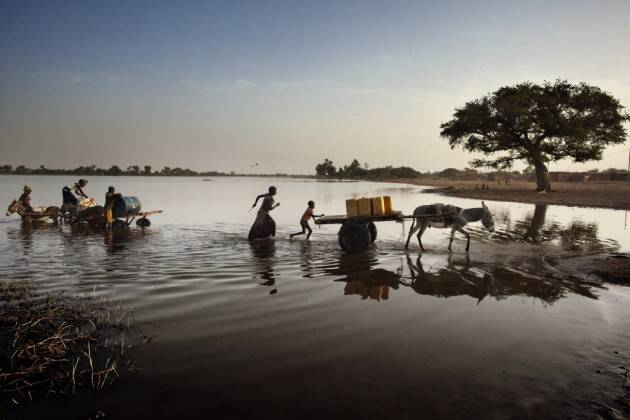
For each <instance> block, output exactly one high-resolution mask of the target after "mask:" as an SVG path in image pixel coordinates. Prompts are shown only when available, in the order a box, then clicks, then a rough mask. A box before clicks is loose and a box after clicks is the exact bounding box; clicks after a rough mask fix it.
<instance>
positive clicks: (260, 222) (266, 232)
mask: <svg viewBox="0 0 630 420" xmlns="http://www.w3.org/2000/svg"><path fill="white" fill-rule="evenodd" d="M276 192H277V190H276V187H273V186H271V187H269V192H268V193H266V194H260V195H259V196H258V197H256V201H254V205H253V206H252V208H254V207H256V204H258V200H259V199H261V198H262V199H263V201H262V204H261V205H260V208H259V209H258V214H257V215H256V220H254V224H253V225H252V228H251V229H250V230H249V235H247V239H248V240H250V241H253V240H254V239H261V238H268V237H269V236H276V222H275V221H274V220H273V219H272V217H271V216H270V215H269V212H270V211H271V210H273V209H275V208H276V207H278V206H279V205H280V203H275V200H274V199H273V197H274V196H275V195H276ZM274 203H275V204H274Z"/></svg>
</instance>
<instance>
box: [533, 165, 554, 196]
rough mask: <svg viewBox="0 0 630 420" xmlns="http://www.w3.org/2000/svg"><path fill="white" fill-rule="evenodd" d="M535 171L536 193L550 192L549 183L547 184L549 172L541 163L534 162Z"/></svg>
mask: <svg viewBox="0 0 630 420" xmlns="http://www.w3.org/2000/svg"><path fill="white" fill-rule="evenodd" d="M534 168H535V169H536V191H538V192H541V191H545V192H551V182H549V170H548V169H547V166H545V164H544V163H543V162H535V163H534Z"/></svg>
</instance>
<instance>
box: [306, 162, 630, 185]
mask: <svg viewBox="0 0 630 420" xmlns="http://www.w3.org/2000/svg"><path fill="white" fill-rule="evenodd" d="M315 173H316V177H317V178H336V179H341V178H346V179H372V180H385V179H419V178H420V179H421V178H425V179H427V178H438V179H448V180H453V181H474V180H480V181H494V180H497V179H500V180H505V179H511V180H522V181H530V180H531V179H532V177H533V176H534V175H535V168H534V167H532V166H528V167H527V168H525V169H523V170H522V171H517V170H513V171H506V170H498V171H491V172H479V171H477V170H476V169H473V168H464V169H456V168H446V169H443V170H441V171H434V172H429V171H427V172H419V171H416V170H415V169H413V168H409V167H407V166H400V167H396V168H395V167H393V166H385V167H382V168H372V169H369V166H368V164H367V163H366V164H363V166H361V164H360V163H359V161H358V160H357V159H353V160H352V162H351V163H350V165H344V166H343V167H340V168H336V167H335V165H334V164H333V162H332V161H331V160H329V159H324V161H323V162H322V163H320V164H318V165H317V166H316V167H315ZM567 173H568V172H567ZM597 173H600V174H611V177H608V178H606V179H611V180H612V179H625V178H624V177H626V175H627V173H628V172H627V171H626V170H623V169H615V168H609V169H606V170H605V171H601V172H600V171H599V170H598V169H591V170H589V171H587V172H584V173H581V172H575V173H574V175H576V176H577V175H580V174H583V175H584V174H586V175H593V174H597ZM613 175H614V176H613ZM604 178H605V177H602V179H604ZM580 179H581V178H580ZM593 179H596V178H593Z"/></svg>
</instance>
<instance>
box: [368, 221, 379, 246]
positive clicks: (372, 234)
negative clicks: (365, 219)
mask: <svg viewBox="0 0 630 420" xmlns="http://www.w3.org/2000/svg"><path fill="white" fill-rule="evenodd" d="M367 227H368V231H369V232H370V242H372V243H373V242H374V241H375V240H376V235H377V234H378V231H377V230H376V225H375V224H374V222H370V223H368V225H367Z"/></svg>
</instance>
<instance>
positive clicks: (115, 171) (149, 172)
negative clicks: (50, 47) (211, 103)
mask: <svg viewBox="0 0 630 420" xmlns="http://www.w3.org/2000/svg"><path fill="white" fill-rule="evenodd" d="M0 175H84V176H99V175H106V176H277V177H290V176H294V175H288V174H284V173H275V174H265V175H262V174H238V173H236V172H233V171H232V172H228V173H226V172H218V171H205V172H198V171H193V170H192V169H187V168H180V167H179V166H178V167H175V168H171V167H170V166H165V167H163V168H162V169H159V170H153V168H152V167H151V166H149V165H144V166H139V165H131V166H128V167H127V168H126V169H123V168H121V167H119V166H118V165H112V166H111V167H110V168H109V169H103V168H99V167H97V166H96V165H89V166H79V167H78V168H75V169H50V168H46V167H45V166H44V165H40V167H39V168H36V169H33V168H27V167H26V166H24V165H19V166H16V167H13V166H12V165H0Z"/></svg>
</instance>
